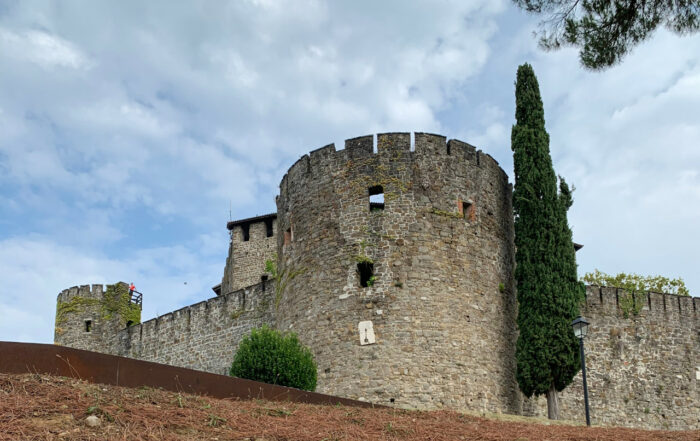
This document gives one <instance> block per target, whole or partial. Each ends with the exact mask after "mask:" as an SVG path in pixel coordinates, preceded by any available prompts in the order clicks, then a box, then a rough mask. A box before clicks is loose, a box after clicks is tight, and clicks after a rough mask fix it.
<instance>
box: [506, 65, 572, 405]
mask: <svg viewBox="0 0 700 441" xmlns="http://www.w3.org/2000/svg"><path fill="white" fill-rule="evenodd" d="M515 102H516V105H515V119H516V124H515V125H514V126H513V130H512V132H511V147H512V149H513V152H514V153H513V162H514V168H515V189H514V190H513V211H514V214H515V245H516V253H515V262H516V266H515V280H516V282H517V290H518V328H519V330H520V334H519V336H518V341H517V345H516V356H517V380H518V384H519V386H520V390H522V391H523V393H524V394H525V395H526V396H528V397H530V396H532V395H542V394H546V395H547V408H548V414H549V418H550V419H557V418H558V415H559V408H558V401H557V391H561V390H563V389H564V388H565V387H566V386H567V385H569V384H570V383H571V381H572V380H573V377H574V375H575V374H576V373H577V372H578V370H579V367H580V359H579V348H578V341H577V340H576V337H575V336H574V333H573V329H572V328H571V321H572V320H573V319H574V318H575V317H576V316H577V315H578V305H579V303H580V302H581V301H582V300H583V298H584V287H583V284H582V283H580V282H578V281H577V274H576V257H575V255H574V253H575V251H574V245H573V242H572V237H571V229H570V228H569V225H568V223H567V219H566V213H567V211H568V209H569V207H570V206H571V204H572V201H573V200H572V197H571V191H570V189H569V187H568V185H567V184H566V182H564V180H563V179H560V182H559V191H557V177H556V175H555V174H554V168H553V166H552V158H551V156H550V154H549V135H548V134H547V131H546V130H545V127H544V108H543V106H542V98H541V97H540V89H539V85H538V83H537V78H536V77H535V72H534V71H533V69H532V66H530V65H529V64H524V65H522V66H520V67H518V75H517V82H516V85H515Z"/></svg>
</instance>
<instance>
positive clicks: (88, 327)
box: [85, 320, 92, 332]
mask: <svg viewBox="0 0 700 441" xmlns="http://www.w3.org/2000/svg"><path fill="white" fill-rule="evenodd" d="M91 331H92V320H85V332H91Z"/></svg>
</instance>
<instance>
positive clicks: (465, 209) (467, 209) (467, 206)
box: [462, 201, 473, 220]
mask: <svg viewBox="0 0 700 441" xmlns="http://www.w3.org/2000/svg"><path fill="white" fill-rule="evenodd" d="M471 209H472V203H471V202H470V201H463V202H462V215H463V216H464V218H465V219H467V220H471V218H470V216H473V214H472V212H471Z"/></svg>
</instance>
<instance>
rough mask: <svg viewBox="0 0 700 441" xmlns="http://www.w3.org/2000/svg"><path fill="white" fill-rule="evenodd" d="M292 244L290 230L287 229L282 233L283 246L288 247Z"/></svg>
mask: <svg viewBox="0 0 700 441" xmlns="http://www.w3.org/2000/svg"><path fill="white" fill-rule="evenodd" d="M290 243H292V228H291V227H289V228H287V231H285V232H284V244H285V245H289V244H290Z"/></svg>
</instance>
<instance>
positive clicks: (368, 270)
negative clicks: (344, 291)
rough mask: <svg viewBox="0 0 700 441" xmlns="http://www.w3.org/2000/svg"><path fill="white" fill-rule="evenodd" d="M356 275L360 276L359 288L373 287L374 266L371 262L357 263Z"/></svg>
mask: <svg viewBox="0 0 700 441" xmlns="http://www.w3.org/2000/svg"><path fill="white" fill-rule="evenodd" d="M357 273H358V274H359V276H360V286H361V287H363V288H367V287H370V286H372V285H374V264H373V263H371V262H359V263H358V264H357Z"/></svg>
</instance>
